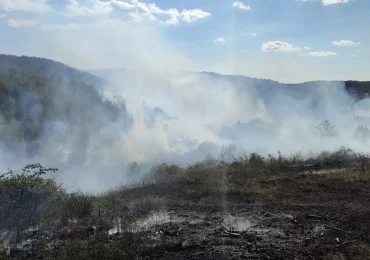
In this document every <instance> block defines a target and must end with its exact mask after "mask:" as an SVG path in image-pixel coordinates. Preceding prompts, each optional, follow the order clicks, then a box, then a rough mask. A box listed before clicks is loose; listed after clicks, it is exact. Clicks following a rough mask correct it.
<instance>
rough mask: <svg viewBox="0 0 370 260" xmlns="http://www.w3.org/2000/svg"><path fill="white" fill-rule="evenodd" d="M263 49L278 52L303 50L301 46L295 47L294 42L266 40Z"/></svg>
mask: <svg viewBox="0 0 370 260" xmlns="http://www.w3.org/2000/svg"><path fill="white" fill-rule="evenodd" d="M261 49H262V51H264V52H269V51H278V52H299V51H301V50H302V48H300V47H294V46H293V45H292V44H289V43H286V42H281V41H269V42H264V43H263V44H262V47H261Z"/></svg>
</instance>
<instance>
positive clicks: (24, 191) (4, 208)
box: [0, 164, 63, 232]
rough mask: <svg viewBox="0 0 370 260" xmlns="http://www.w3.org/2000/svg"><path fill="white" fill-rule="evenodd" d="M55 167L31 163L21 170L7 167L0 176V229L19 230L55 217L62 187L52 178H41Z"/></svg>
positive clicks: (36, 225) (35, 225) (44, 222)
mask: <svg viewBox="0 0 370 260" xmlns="http://www.w3.org/2000/svg"><path fill="white" fill-rule="evenodd" d="M55 171H57V169H54V168H45V167H43V166H41V165H40V164H31V165H28V166H26V167H25V168H24V169H23V170H22V172H21V173H15V172H13V171H9V172H7V173H5V174H3V175H1V176H0V208H1V210H0V231H7V232H22V231H24V230H25V229H27V228H30V227H39V226H40V225H42V224H46V223H47V222H49V221H53V220H55V219H56V218H57V216H55V213H56V212H57V210H56V205H57V202H58V200H60V195H61V194H63V190H62V189H61V188H60V186H58V185H57V184H56V182H55V181H54V180H53V179H48V178H43V175H45V174H46V173H48V172H55Z"/></svg>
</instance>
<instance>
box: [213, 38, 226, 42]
mask: <svg viewBox="0 0 370 260" xmlns="http://www.w3.org/2000/svg"><path fill="white" fill-rule="evenodd" d="M224 42H226V40H225V39H224V38H221V37H220V38H217V39H216V40H214V41H213V43H224Z"/></svg>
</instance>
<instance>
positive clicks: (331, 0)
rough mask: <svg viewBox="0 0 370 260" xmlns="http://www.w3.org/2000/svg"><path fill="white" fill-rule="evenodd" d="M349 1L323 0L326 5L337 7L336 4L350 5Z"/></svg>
mask: <svg viewBox="0 0 370 260" xmlns="http://www.w3.org/2000/svg"><path fill="white" fill-rule="evenodd" d="M348 2H349V0H322V3H323V4H324V5H335V4H344V3H348Z"/></svg>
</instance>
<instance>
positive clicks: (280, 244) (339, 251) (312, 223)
mask: <svg viewBox="0 0 370 260" xmlns="http://www.w3.org/2000/svg"><path fill="white" fill-rule="evenodd" d="M369 191H370V183H369V182H367V181H366V182H365V181H364V182H349V183H344V182H343V181H327V180H326V179H325V178H324V177H321V176H309V177H303V178H301V179H298V180H297V179H287V180H284V181H283V182H282V183H281V184H280V187H279V189H278V190H276V191H275V196H276V197H275V198H273V199H271V198H270V199H267V198H265V199H262V198H260V197H259V196H255V195H252V194H249V195H248V194H240V193H233V194H228V195H227V196H226V198H225V201H226V208H225V209H224V210H220V209H219V208H216V209H212V206H210V207H208V208H207V207H205V208H204V207H201V208H200V209H199V211H200V212H194V211H193V210H194V206H191V207H190V208H187V207H178V208H173V209H172V211H173V216H172V220H168V219H167V221H166V222H167V223H163V224H159V225H157V226H155V227H154V228H152V230H151V235H152V236H153V237H154V238H155V239H157V240H158V241H160V240H161V239H164V242H163V243H162V244H161V245H160V246H158V247H162V245H163V246H164V247H165V252H161V250H159V251H158V253H156V254H154V253H153V254H152V255H150V256H149V257H148V258H150V259H370V250H369V247H368V243H369V238H370V237H369V235H370V210H369V206H368V205H370V204H368V202H369V195H370V194H369ZM158 230H162V231H163V232H164V233H165V235H164V236H165V238H162V237H161V234H158ZM162 236H163V235H162Z"/></svg>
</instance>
